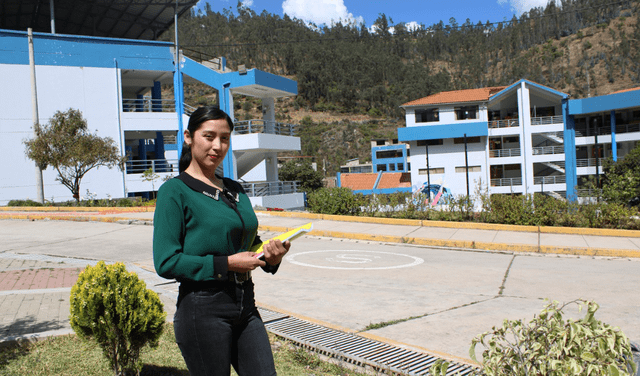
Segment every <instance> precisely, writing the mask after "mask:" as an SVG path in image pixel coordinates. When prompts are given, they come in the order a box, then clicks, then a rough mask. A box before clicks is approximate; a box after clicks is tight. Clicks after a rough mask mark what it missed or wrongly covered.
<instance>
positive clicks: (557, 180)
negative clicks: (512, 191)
mask: <svg viewBox="0 0 640 376" xmlns="http://www.w3.org/2000/svg"><path fill="white" fill-rule="evenodd" d="M566 182H567V177H566V176H565V175H551V176H537V177H534V178H533V184H538V185H540V184H564V183H566Z"/></svg>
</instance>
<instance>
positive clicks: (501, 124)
mask: <svg viewBox="0 0 640 376" xmlns="http://www.w3.org/2000/svg"><path fill="white" fill-rule="evenodd" d="M519 125H520V122H519V121H518V119H505V120H491V121H490V122H489V128H511V127H517V126H519Z"/></svg>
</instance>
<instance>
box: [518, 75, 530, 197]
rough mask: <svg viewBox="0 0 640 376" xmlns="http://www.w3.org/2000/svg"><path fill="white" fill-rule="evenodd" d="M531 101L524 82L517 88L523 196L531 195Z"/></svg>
mask: <svg viewBox="0 0 640 376" xmlns="http://www.w3.org/2000/svg"><path fill="white" fill-rule="evenodd" d="M530 109H531V101H530V98H529V89H528V88H527V87H526V84H525V83H524V82H521V83H520V87H519V88H518V121H519V123H520V148H521V149H522V150H521V152H522V185H523V188H524V192H523V193H524V194H529V193H533V192H534V191H533V162H531V156H532V155H533V149H532V145H531V113H530Z"/></svg>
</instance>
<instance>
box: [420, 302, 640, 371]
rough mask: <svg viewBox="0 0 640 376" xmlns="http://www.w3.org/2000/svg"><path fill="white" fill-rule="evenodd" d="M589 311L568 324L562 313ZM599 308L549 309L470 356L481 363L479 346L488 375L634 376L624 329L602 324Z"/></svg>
mask: <svg viewBox="0 0 640 376" xmlns="http://www.w3.org/2000/svg"><path fill="white" fill-rule="evenodd" d="M569 304H576V305H577V306H578V308H579V309H580V310H582V308H583V307H585V306H586V308H587V312H586V314H585V316H584V317H583V318H581V319H579V320H572V319H568V320H566V321H565V320H564V319H563V317H562V315H563V313H564V312H563V309H564V308H565V307H566V306H567V305H569ZM597 310H598V304H596V303H595V302H593V301H586V300H576V301H573V302H570V303H566V304H564V305H562V306H560V304H559V303H558V302H555V301H554V302H552V303H549V304H547V305H546V306H545V307H544V309H543V310H542V312H541V313H540V314H539V315H538V316H534V318H533V320H531V321H530V322H529V323H528V324H526V323H523V322H522V320H516V321H512V320H504V322H503V324H502V326H501V327H498V328H496V327H494V328H493V329H492V331H490V332H485V333H483V334H481V335H479V336H477V337H476V338H474V339H473V341H472V343H471V348H470V349H469V355H470V356H471V358H472V359H473V360H476V361H477V359H476V354H475V352H476V345H478V344H482V345H483V346H484V347H485V350H484V351H483V353H482V363H481V364H482V372H483V374H484V375H487V376H492V375H505V376H506V375H514V376H520V375H522V376H524V375H548V376H564V375H635V371H636V365H635V363H634V361H633V353H632V352H631V345H630V342H629V339H628V338H627V337H626V336H625V335H624V334H623V333H622V331H621V330H620V329H619V328H614V327H611V326H610V325H608V324H605V323H603V322H602V321H600V320H597V319H596V318H595V317H594V316H595V313H596V311H597ZM447 367H448V364H447V363H446V362H443V361H439V362H438V364H436V365H434V367H432V370H431V374H432V375H434V376H438V375H444V374H445V373H446V370H447Z"/></svg>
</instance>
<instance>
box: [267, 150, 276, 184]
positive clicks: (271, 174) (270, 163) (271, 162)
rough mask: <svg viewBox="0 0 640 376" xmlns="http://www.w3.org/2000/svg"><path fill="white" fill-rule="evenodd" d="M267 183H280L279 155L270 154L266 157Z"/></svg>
mask: <svg viewBox="0 0 640 376" xmlns="http://www.w3.org/2000/svg"><path fill="white" fill-rule="evenodd" d="M264 166H265V170H266V171H265V172H266V174H265V175H266V177H267V181H278V153H268V154H267V155H266V157H265V163H264Z"/></svg>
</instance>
